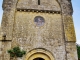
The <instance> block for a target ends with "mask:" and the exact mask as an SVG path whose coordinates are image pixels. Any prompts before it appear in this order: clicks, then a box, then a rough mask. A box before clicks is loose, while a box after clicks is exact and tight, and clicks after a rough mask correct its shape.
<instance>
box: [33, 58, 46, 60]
mask: <svg viewBox="0 0 80 60" xmlns="http://www.w3.org/2000/svg"><path fill="white" fill-rule="evenodd" d="M33 60H44V59H43V58H35V59H33Z"/></svg>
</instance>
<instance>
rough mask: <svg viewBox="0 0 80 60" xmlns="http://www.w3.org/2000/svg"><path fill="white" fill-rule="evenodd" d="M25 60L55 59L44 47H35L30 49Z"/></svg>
mask: <svg viewBox="0 0 80 60" xmlns="http://www.w3.org/2000/svg"><path fill="white" fill-rule="evenodd" d="M25 60H54V57H53V55H52V54H51V53H50V52H48V51H46V50H43V49H35V50H32V51H30V52H29V53H28V54H27V56H26V59H25Z"/></svg>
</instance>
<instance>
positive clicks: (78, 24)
mask: <svg viewBox="0 0 80 60" xmlns="http://www.w3.org/2000/svg"><path fill="white" fill-rule="evenodd" d="M2 1H3V0H0V23H1V20H2V14H3V10H2ZM72 5H73V10H74V12H73V21H74V27H75V33H76V40H77V41H76V43H78V44H80V15H79V14H80V0H72Z"/></svg>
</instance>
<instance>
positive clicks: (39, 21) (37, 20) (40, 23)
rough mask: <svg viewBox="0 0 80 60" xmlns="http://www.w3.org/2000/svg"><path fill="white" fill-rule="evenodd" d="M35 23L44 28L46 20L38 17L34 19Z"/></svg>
mask: <svg viewBox="0 0 80 60" xmlns="http://www.w3.org/2000/svg"><path fill="white" fill-rule="evenodd" d="M34 22H35V23H36V25H37V26H42V25H44V23H45V20H44V18H43V17H41V16H36V17H35V18H34Z"/></svg>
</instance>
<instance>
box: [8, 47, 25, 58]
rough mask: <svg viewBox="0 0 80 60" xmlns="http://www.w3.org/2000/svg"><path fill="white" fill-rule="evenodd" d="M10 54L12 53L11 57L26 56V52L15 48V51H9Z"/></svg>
mask: <svg viewBox="0 0 80 60" xmlns="http://www.w3.org/2000/svg"><path fill="white" fill-rule="evenodd" d="M8 53H10V56H11V57H15V56H16V57H23V55H25V54H26V51H24V50H22V51H21V50H20V48H19V47H14V48H13V49H10V50H8Z"/></svg>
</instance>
